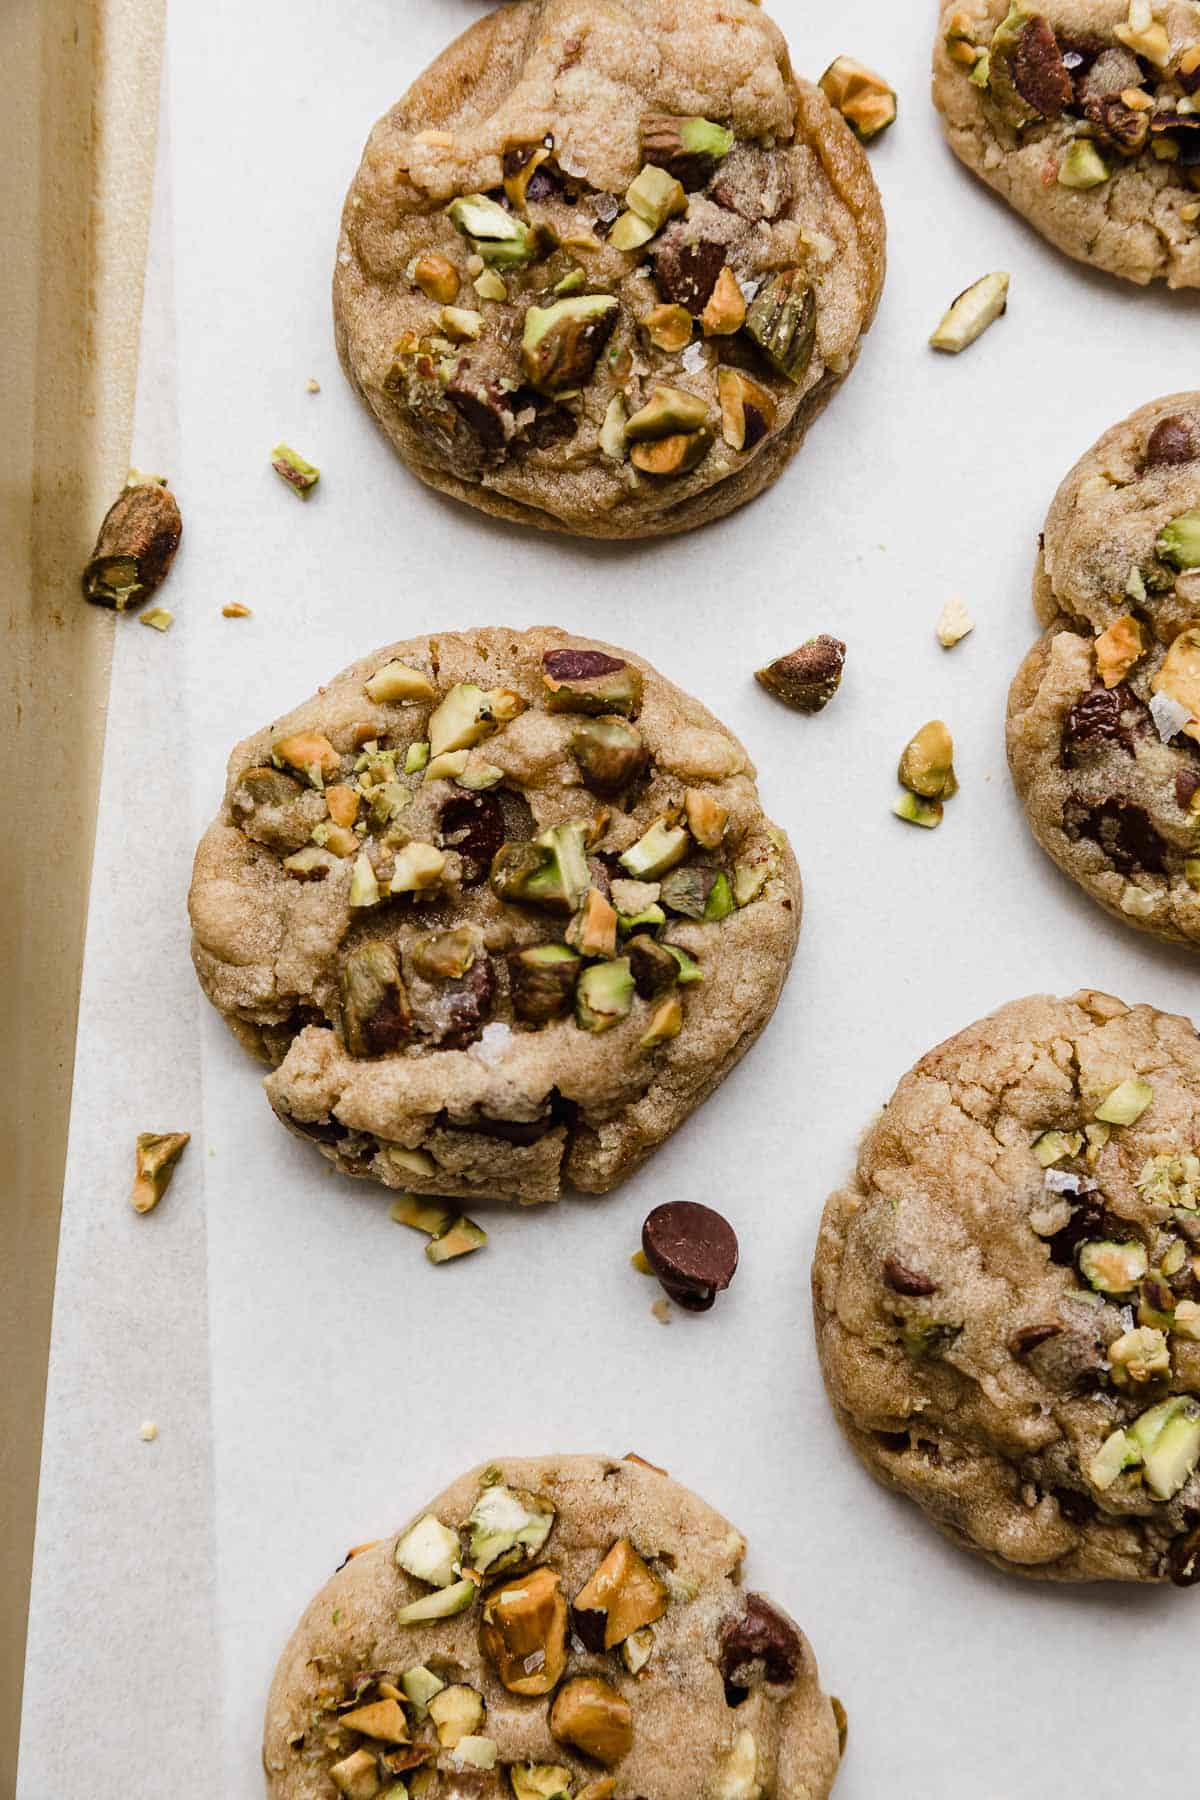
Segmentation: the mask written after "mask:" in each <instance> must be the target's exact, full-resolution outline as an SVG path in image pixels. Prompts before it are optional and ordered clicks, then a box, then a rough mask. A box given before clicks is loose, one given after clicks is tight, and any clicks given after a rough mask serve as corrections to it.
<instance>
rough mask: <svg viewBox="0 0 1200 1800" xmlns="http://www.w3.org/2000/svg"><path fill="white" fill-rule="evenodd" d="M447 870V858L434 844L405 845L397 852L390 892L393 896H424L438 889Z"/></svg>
mask: <svg viewBox="0 0 1200 1800" xmlns="http://www.w3.org/2000/svg"><path fill="white" fill-rule="evenodd" d="M445 868H446V858H445V856H444V855H443V854H442V852H441V851H440V850H438V849H436V848H435V847H434V845H432V844H420V843H412V844H405V846H404V848H403V849H402V850H398V851H397V852H396V861H395V865H394V867H393V870H392V879H391V883H390V889H389V891H390V892H391V893H393V894H424V893H427V892H428V890H429V889H430V888H434V887H437V885H438V883H439V882H440V881H441V879H442V875H443V873H444V872H445Z"/></svg>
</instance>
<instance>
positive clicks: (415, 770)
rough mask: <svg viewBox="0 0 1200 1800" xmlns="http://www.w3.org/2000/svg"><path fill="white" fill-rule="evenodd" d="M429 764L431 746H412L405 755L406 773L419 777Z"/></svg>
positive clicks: (420, 744)
mask: <svg viewBox="0 0 1200 1800" xmlns="http://www.w3.org/2000/svg"><path fill="white" fill-rule="evenodd" d="M428 762H429V745H428V744H425V743H417V744H410V745H409V746H408V749H407V750H406V751H405V753H404V773H405V774H406V775H419V774H420V772H421V770H422V769H423V768H425V767H426V766H427V764H428Z"/></svg>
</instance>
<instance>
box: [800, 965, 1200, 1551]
mask: <svg viewBox="0 0 1200 1800" xmlns="http://www.w3.org/2000/svg"><path fill="white" fill-rule="evenodd" d="M1198 1249H1200V1040H1198V1039H1197V1035H1196V1032H1195V1030H1194V1028H1193V1026H1192V1024H1191V1022H1190V1021H1189V1020H1187V1019H1183V1018H1176V1017H1174V1016H1172V1015H1171V1014H1169V1013H1161V1012H1156V1011H1155V1010H1154V1008H1153V1007H1149V1006H1135V1007H1128V1006H1125V1005H1124V1004H1123V1003H1122V1002H1121V1001H1120V1000H1115V999H1113V997H1112V996H1111V995H1109V994H1101V993H1096V992H1094V991H1092V990H1087V991H1085V992H1082V993H1078V994H1074V995H1072V996H1071V998H1070V999H1068V1000H1054V999H1049V998H1047V997H1045V996H1040V997H1037V998H1034V999H1029V1000H1018V1001H1015V1002H1014V1003H1013V1004H1012V1005H1010V1006H1005V1007H1002V1008H1001V1010H1000V1011H999V1012H996V1013H993V1014H992V1015H991V1016H990V1017H989V1018H986V1019H982V1020H980V1021H979V1023H978V1024H975V1025H972V1026H970V1027H968V1029H967V1030H966V1031H962V1032H960V1033H959V1034H958V1036H957V1037H953V1038H950V1039H949V1040H948V1041H947V1042H946V1043H944V1044H941V1045H939V1046H938V1048H937V1049H936V1050H932V1051H930V1053H929V1055H928V1056H925V1057H923V1058H922V1059H921V1061H920V1062H919V1063H918V1064H917V1066H916V1068H915V1069H913V1070H912V1071H911V1072H910V1073H909V1074H908V1075H906V1076H905V1077H904V1079H903V1080H902V1081H901V1083H900V1085H899V1087H898V1088H897V1089H896V1092H895V1093H894V1094H893V1096H892V1098H891V1100H890V1101H889V1103H888V1106H887V1108H886V1110H885V1111H884V1112H883V1113H882V1114H881V1116H880V1117H879V1119H878V1120H877V1122H876V1123H875V1124H874V1125H873V1126H872V1128H871V1129H870V1131H869V1132H868V1133H867V1136H866V1138H865V1139H864V1141H863V1145H862V1148H861V1150H860V1153H859V1159H858V1168H857V1171H856V1174H855V1176H854V1178H853V1180H852V1181H850V1182H848V1183H847V1185H846V1186H845V1187H844V1188H842V1189H841V1190H840V1191H839V1192H838V1193H835V1194H834V1195H833V1196H832V1197H831V1199H830V1200H829V1202H828V1204H827V1206H826V1208H825V1216H824V1220H823V1222H822V1225H821V1233H820V1238H819V1240H818V1244H817V1253H816V1260H815V1262H814V1265H813V1302H814V1310H815V1315H816V1328H817V1344H818V1349H819V1351H820V1357H821V1366H822V1368H823V1370H824V1374H825V1381H826V1386H827V1388H828V1391H829V1397H830V1400H831V1401H832V1403H833V1407H834V1411H835V1412H836V1414H837V1417H838V1420H839V1423H840V1424H841V1426H842V1428H843V1430H844V1431H845V1433H846V1436H847V1437H848V1438H849V1440H850V1442H851V1444H852V1445H853V1447H854V1449H855V1450H856V1451H857V1452H858V1454H859V1456H860V1457H861V1458H862V1460H863V1461H864V1462H865V1463H866V1465H867V1467H868V1469H869V1470H870V1471H871V1473H872V1474H873V1475H874V1476H876V1478H877V1479H878V1480H880V1481H881V1482H882V1483H883V1484H884V1485H885V1486H887V1487H890V1488H894V1489H896V1490H897V1491H898V1492H900V1493H903V1494H907V1495H908V1496H909V1498H910V1499H912V1500H915V1501H916V1502H917V1505H918V1506H920V1507H921V1508H923V1510H924V1511H925V1512H927V1513H928V1514H929V1516H930V1518H931V1519H932V1520H933V1522H934V1524H935V1525H937V1526H938V1527H939V1529H940V1530H942V1531H943V1532H944V1533H945V1534H946V1535H947V1536H948V1537H950V1538H952V1539H953V1540H954V1541H955V1542H956V1543H959V1544H962V1545H964V1546H965V1547H966V1548H967V1549H971V1550H977V1551H981V1552H982V1553H983V1554H984V1555H985V1556H986V1557H987V1558H988V1560H989V1561H990V1562H993V1563H995V1564H996V1565H997V1566H998V1567H999V1568H1004V1569H1009V1570H1011V1571H1014V1572H1015V1573H1017V1574H1022V1575H1033V1576H1043V1577H1048V1578H1051V1579H1053V1580H1058V1581H1083V1580H1096V1579H1104V1580H1113V1581H1166V1580H1171V1581H1174V1582H1176V1583H1179V1584H1180V1585H1189V1584H1190V1583H1192V1582H1193V1581H1196V1580H1198V1579H1200V1473H1198V1471H1197V1464H1198V1463H1200V1400H1197V1399H1196V1397H1195V1396H1196V1394H1197V1393H1200V1255H1198V1254H1197V1251H1198Z"/></svg>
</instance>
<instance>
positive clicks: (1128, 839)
mask: <svg viewBox="0 0 1200 1800" xmlns="http://www.w3.org/2000/svg"><path fill="white" fill-rule="evenodd" d="M1063 830H1064V831H1065V832H1066V834H1067V836H1068V837H1069V838H1070V839H1071V840H1072V842H1075V841H1077V840H1078V839H1079V838H1090V839H1091V841H1092V842H1093V843H1094V844H1099V846H1100V848H1101V850H1103V852H1104V854H1105V856H1106V857H1107V858H1108V860H1109V862H1110V863H1111V864H1112V866H1113V868H1114V869H1117V870H1119V871H1120V873H1121V874H1122V875H1131V874H1133V873H1134V871H1135V870H1138V869H1144V870H1147V871H1149V872H1150V873H1151V874H1154V875H1161V874H1162V873H1163V871H1164V869H1165V868H1166V863H1167V846H1166V844H1165V843H1164V841H1163V839H1162V838H1161V837H1160V836H1159V835H1158V832H1157V831H1155V829H1154V827H1153V825H1152V824H1151V823H1150V818H1149V815H1148V813H1147V812H1146V810H1145V808H1144V807H1141V806H1137V805H1135V804H1134V802H1133V801H1132V800H1119V799H1117V798H1116V796H1115V795H1114V796H1113V797H1112V798H1110V799H1108V800H1102V801H1101V802H1100V803H1099V805H1097V806H1089V805H1088V804H1087V803H1086V802H1085V801H1082V800H1069V801H1068V802H1067V804H1066V806H1065V807H1064V808H1063Z"/></svg>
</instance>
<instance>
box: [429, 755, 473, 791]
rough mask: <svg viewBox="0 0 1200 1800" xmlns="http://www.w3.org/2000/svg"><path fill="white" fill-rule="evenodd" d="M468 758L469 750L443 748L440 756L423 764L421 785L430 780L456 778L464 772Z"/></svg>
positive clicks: (452, 779) (469, 756) (451, 779)
mask: <svg viewBox="0 0 1200 1800" xmlns="http://www.w3.org/2000/svg"><path fill="white" fill-rule="evenodd" d="M470 760H471V752H470V751H469V750H443V752H442V754H441V755H440V756H435V757H434V758H433V760H432V762H427V763H426V764H425V774H424V778H423V780H422V783H421V785H422V787H424V786H426V785H427V784H428V783H429V782H431V781H455V780H457V779H458V777H459V776H460V775H463V774H465V773H466V767H467V764H468V763H469V762H470Z"/></svg>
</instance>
